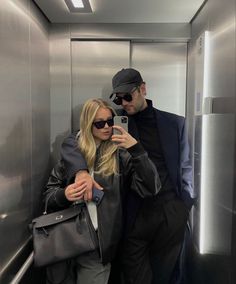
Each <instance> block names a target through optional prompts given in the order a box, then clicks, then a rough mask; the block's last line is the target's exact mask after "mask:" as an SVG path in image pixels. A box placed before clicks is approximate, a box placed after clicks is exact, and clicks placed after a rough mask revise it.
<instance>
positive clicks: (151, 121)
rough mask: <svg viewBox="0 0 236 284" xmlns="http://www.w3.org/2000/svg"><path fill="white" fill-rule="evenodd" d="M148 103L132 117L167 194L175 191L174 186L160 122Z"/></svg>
mask: <svg viewBox="0 0 236 284" xmlns="http://www.w3.org/2000/svg"><path fill="white" fill-rule="evenodd" d="M147 102H148V107H146V108H145V109H144V110H143V111H141V112H138V113H137V114H135V115H132V117H133V119H134V121H135V124H136V127H137V131H138V136H139V141H140V142H141V144H142V146H143V147H144V149H145V150H146V151H147V153H148V156H149V158H150V159H151V160H152V162H153V163H154V164H155V166H156V168H157V171H158V173H159V176H160V179H161V184H162V189H161V191H162V192H164V191H165V192H166V191H170V190H173V185H172V183H171V180H170V178H169V174H168V171H167V168H166V163H165V159H164V155H163V151H162V147H161V141H160V135H159V130H158V121H157V119H156V116H155V112H154V108H153V106H152V101H150V100H147Z"/></svg>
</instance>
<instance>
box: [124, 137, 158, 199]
mask: <svg viewBox="0 0 236 284" xmlns="http://www.w3.org/2000/svg"><path fill="white" fill-rule="evenodd" d="M120 158H121V162H122V168H121V171H122V172H121V174H122V176H123V178H124V180H123V185H124V186H125V187H127V186H129V187H130V189H131V190H133V191H135V192H136V193H137V194H138V195H139V196H140V197H142V198H145V197H152V196H155V195H156V194H157V193H158V192H159V190H160V189H161V181H160V178H159V175H158V172H157V170H156V167H155V165H154V164H153V162H152V161H151V160H150V159H149V158H148V154H147V152H145V150H144V149H143V147H142V146H141V144H140V143H137V144H135V145H134V146H132V147H130V148H128V149H127V151H125V152H123V157H122V155H121V157H120Z"/></svg>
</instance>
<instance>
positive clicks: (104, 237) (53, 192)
mask: <svg viewBox="0 0 236 284" xmlns="http://www.w3.org/2000/svg"><path fill="white" fill-rule="evenodd" d="M118 155H119V174H117V175H112V176H109V177H105V178H104V177H102V176H100V175H96V174H95V175H94V179H95V180H96V181H97V182H98V183H99V184H100V185H101V186H102V187H103V191H104V196H103V199H102V201H101V202H100V203H99V205H98V206H97V216H98V237H99V249H100V255H101V259H102V262H103V263H107V262H109V261H111V260H112V259H113V257H114V256H115V252H116V248H117V244H118V242H119V240H120V238H121V234H122V228H123V220H122V219H123V218H122V211H123V210H122V204H123V201H124V199H125V196H126V193H127V191H129V190H132V191H133V192H135V193H136V194H137V195H138V196H140V197H141V198H145V197H152V196H154V195H156V194H157V193H158V191H159V190H160V188H161V184H160V179H159V176H158V173H157V171H156V167H155V166H154V164H153V163H152V162H151V160H150V159H149V158H148V155H147V153H146V152H145V151H144V149H143V148H142V146H141V145H140V144H139V143H138V144H136V145H134V146H132V147H131V148H129V149H128V150H125V149H119V152H118ZM68 180H70V181H72V179H71V177H68V175H67V173H66V171H65V167H64V165H63V162H59V163H58V164H57V165H56V166H55V167H54V169H53V170H52V173H51V175H50V178H49V181H48V183H47V190H46V199H48V208H49V209H50V210H51V211H57V210H61V209H62V208H66V207H69V206H70V205H71V202H70V201H68V200H67V199H66V197H65V188H66V186H67V185H68Z"/></svg>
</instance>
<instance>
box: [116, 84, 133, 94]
mask: <svg viewBox="0 0 236 284" xmlns="http://www.w3.org/2000/svg"><path fill="white" fill-rule="evenodd" d="M136 86H137V84H127V85H121V86H119V87H116V88H114V89H113V91H112V94H116V93H130V92H131V91H132V90H133V89H134V88H135V87H136Z"/></svg>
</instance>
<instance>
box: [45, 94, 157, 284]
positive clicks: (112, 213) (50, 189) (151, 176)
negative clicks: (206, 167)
mask: <svg viewBox="0 0 236 284" xmlns="http://www.w3.org/2000/svg"><path fill="white" fill-rule="evenodd" d="M114 115H115V111H114V110H113V108H112V107H111V106H110V105H108V103H107V102H105V101H103V100H102V99H90V100H88V101H87V102H86V103H85V104H84V106H83V109H82V112H81V116H80V132H79V135H78V136H77V139H78V147H79V149H80V151H81V153H82V154H83V156H84V157H85V160H86V162H87V165H88V169H89V171H90V174H92V175H93V177H94V179H95V181H96V182H97V183H98V184H100V185H101V186H102V187H103V190H102V192H103V198H102V200H101V202H100V203H99V205H96V203H95V202H93V201H91V202H87V206H88V210H89V213H90V217H91V220H92V223H93V225H94V228H95V230H96V231H97V235H98V243H99V248H98V250H96V251H93V252H91V253H86V254H84V255H81V256H78V257H77V258H76V259H74V260H73V263H74V265H75V272H76V281H77V282H73V280H72V277H71V275H69V273H67V272H68V270H66V269H64V271H65V273H67V274H68V275H66V277H65V275H61V276H60V277H61V279H62V280H63V282H61V283H77V284H91V283H96V284H106V283H107V282H108V277H109V273H110V262H111V260H112V259H113V258H114V256H115V254H116V250H117V245H118V242H119V240H120V237H121V232H122V226H123V224H122V202H123V199H124V198H125V193H126V192H127V190H132V191H134V192H136V193H137V194H138V195H139V196H141V197H143V198H144V197H151V196H153V195H156V194H157V192H158V191H159V189H160V180H159V176H158V174H157V172H156V169H155V166H154V165H153V164H152V162H151V161H150V160H149V159H148V156H147V153H146V152H145V151H144V150H143V148H142V146H141V145H140V144H139V143H138V142H137V141H136V140H135V139H134V138H133V137H132V136H131V135H130V134H128V133H127V132H126V131H125V130H124V129H123V128H121V127H119V126H114V121H113V117H114ZM113 128H114V129H117V130H119V131H120V133H121V134H116V135H113V134H112V133H113ZM67 180H68V177H67V176H66V171H65V168H64V166H63V164H62V163H59V164H58V165H57V166H56V167H55V168H54V169H53V171H52V173H51V176H50V178H49V181H48V184H47V191H46V199H47V198H49V199H48V207H49V209H51V210H53V211H56V210H60V209H62V208H65V207H68V206H70V205H71V204H72V203H73V202H76V201H78V200H83V199H84V194H85V192H86V188H87V184H86V182H85V181H83V180H81V181H80V182H79V183H75V182H73V183H72V184H70V185H67V184H66V183H67ZM62 265H63V264H62V263H61V264H59V266H60V267H62ZM56 266H57V265H55V266H54V268H55V267H56ZM51 268H53V266H52V267H51ZM49 270H50V269H49ZM54 271H55V270H54ZM62 271H63V269H62V268H60V270H58V271H57V272H56V273H57V274H56V276H57V277H59V276H58V272H62ZM70 271H71V270H70ZM62 274H63V273H62ZM54 276H55V275H54ZM67 276H68V277H67ZM50 282H52V279H51V280H50ZM57 282H58V279H57ZM52 283H53V282H52Z"/></svg>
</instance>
